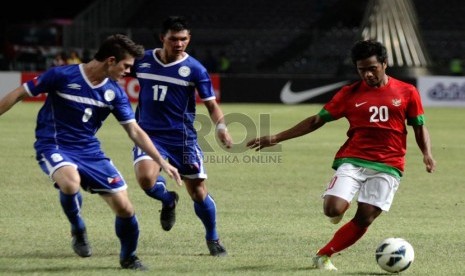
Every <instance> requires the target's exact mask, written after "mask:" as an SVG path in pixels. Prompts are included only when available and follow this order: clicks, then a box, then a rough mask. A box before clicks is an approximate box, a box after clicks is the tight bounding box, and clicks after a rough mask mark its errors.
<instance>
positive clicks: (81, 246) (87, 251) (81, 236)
mask: <svg viewBox="0 0 465 276" xmlns="http://www.w3.org/2000/svg"><path fill="white" fill-rule="evenodd" d="M71 235H72V237H73V239H72V243H71V244H72V246H73V250H74V252H75V253H76V254H78V255H79V256H81V257H83V258H85V257H90V256H91V255H92V249H91V248H90V243H89V240H88V239H87V231H86V230H85V229H84V231H82V232H77V231H76V232H74V231H72V232H71Z"/></svg>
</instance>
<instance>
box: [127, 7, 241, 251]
mask: <svg viewBox="0 0 465 276" xmlns="http://www.w3.org/2000/svg"><path fill="white" fill-rule="evenodd" d="M159 38H160V40H161V43H162V44H163V47H162V48H157V49H150V50H146V51H145V55H144V57H143V58H140V59H136V61H135V64H134V69H135V70H134V71H135V73H136V76H137V78H138V80H139V84H140V94H139V104H138V107H137V110H136V117H137V120H138V123H139V124H140V126H141V127H142V128H143V129H144V130H145V131H146V132H147V133H148V134H149V136H150V138H151V139H152V142H153V143H154V144H155V145H156V147H157V149H158V150H159V151H160V154H161V155H162V156H163V157H165V158H167V159H168V160H169V162H170V163H171V164H172V165H174V166H175V167H176V168H178V170H179V173H180V174H181V176H182V179H183V181H184V183H185V184H186V189H187V192H188V193H189V195H190V197H191V198H192V200H193V201H194V210H195V213H196V214H197V216H198V217H199V219H200V220H201V221H202V223H203V225H204V226H205V230H206V235H205V238H206V243H207V247H208V249H209V251H210V255H212V256H220V257H222V256H226V255H227V251H226V249H225V248H224V246H223V245H222V243H220V241H219V236H218V233H217V229H216V204H215V201H214V200H213V197H212V196H211V195H210V194H209V193H208V191H207V187H206V185H205V180H206V178H207V174H206V172H205V168H204V164H203V152H202V150H201V149H200V147H199V145H198V142H197V133H196V130H195V128H194V120H195V114H196V101H195V100H196V93H195V91H196V90H197V91H198V94H199V96H200V98H201V100H202V101H203V103H204V105H205V106H206V108H207V109H208V112H209V114H210V118H211V120H212V121H213V123H215V124H216V133H217V136H218V138H219V141H221V142H222V143H223V145H224V146H225V147H228V148H229V147H231V145H232V139H231V136H230V135H229V133H228V130H227V128H226V124H225V122H224V118H223V117H224V116H223V112H222V110H221V109H220V107H219V105H218V103H217V102H216V98H215V94H214V91H213V88H212V84H211V80H210V76H209V74H208V73H207V70H206V69H205V67H204V66H203V65H202V64H200V62H199V61H197V60H196V59H195V58H193V57H191V56H189V54H188V53H186V52H185V50H186V47H187V46H188V45H189V42H190V38H191V34H190V29H189V27H188V25H187V22H186V20H185V18H184V17H181V16H171V17H168V18H167V19H166V20H165V21H164V22H163V25H162V28H161V32H160V36H159ZM134 169H135V173H136V178H137V181H138V182H139V185H140V187H141V188H142V189H143V190H144V191H145V193H146V194H147V195H148V196H150V197H152V198H154V199H156V200H160V201H161V202H162V210H161V213H160V222H161V226H162V228H163V229H164V230H165V231H169V230H170V229H171V228H172V227H173V225H174V223H175V219H176V215H175V208H176V204H177V202H178V194H177V193H176V192H174V191H168V190H167V189H166V185H165V179H164V178H163V177H162V176H161V175H160V174H159V171H160V168H159V165H158V164H157V163H156V162H154V161H153V160H152V158H151V157H150V156H148V155H147V154H146V153H145V152H144V150H143V149H141V148H140V147H138V146H136V147H135V148H134Z"/></svg>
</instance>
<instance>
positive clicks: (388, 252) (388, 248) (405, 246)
mask: <svg viewBox="0 0 465 276" xmlns="http://www.w3.org/2000/svg"><path fill="white" fill-rule="evenodd" d="M375 256H376V262H377V263H378V265H379V266H380V267H381V268H382V269H384V270H385V271H388V272H393V273H396V272H401V271H404V270H406V269H407V268H409V267H410V265H411V264H412V263H413V259H414V258H415V252H414V251H413V247H412V245H411V244H410V243H409V242H407V241H406V240H404V239H402V238H388V239H385V240H384V241H382V242H381V243H380V245H379V246H378V248H376V254H375Z"/></svg>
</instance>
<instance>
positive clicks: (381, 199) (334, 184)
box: [247, 40, 436, 270]
mask: <svg viewBox="0 0 465 276" xmlns="http://www.w3.org/2000/svg"><path fill="white" fill-rule="evenodd" d="M351 58H352V62H353V64H354V65H355V66H356V69H357V72H358V74H359V76H360V78H361V81H358V82H356V83H354V84H351V85H348V86H345V87H343V88H342V89H341V90H340V91H338V92H337V93H336V94H335V96H334V97H333V98H332V99H331V100H330V101H329V102H328V103H326V104H325V105H324V107H323V109H322V110H321V111H320V112H319V113H318V114H316V115H313V116H310V117H308V118H306V119H305V120H303V121H301V122H300V123H298V124H297V125H295V126H293V127H291V128H289V129H287V130H285V131H282V132H280V133H278V134H276V135H269V136H263V137H259V138H256V139H252V140H250V141H249V142H248V143H247V146H248V147H250V148H255V149H256V150H260V149H262V148H265V147H269V146H273V145H276V144H277V143H279V142H282V141H285V140H289V139H292V138H295V137H299V136H302V135H305V134H308V133H310V132H313V131H315V130H317V129H319V128H320V127H322V126H323V125H324V124H326V123H327V122H330V121H333V120H337V119H339V118H342V117H345V118H346V119H347V120H348V121H349V124H350V126H349V130H348V132H347V136H348V139H347V141H346V142H345V143H344V144H343V145H342V146H341V148H340V149H339V151H338V152H337V153H336V156H335V159H334V162H333V166H332V167H333V168H334V169H335V170H336V172H335V173H334V176H333V177H332V179H331V181H330V182H329V184H328V186H327V188H326V190H325V192H324V193H323V195H322V197H323V210H324V213H325V215H326V216H328V217H329V220H330V221H331V222H332V223H334V224H336V223H339V222H340V221H341V219H342V217H343V215H344V213H345V211H346V210H347V209H348V208H349V206H350V202H351V201H352V199H353V197H354V196H355V194H357V193H358V199H357V202H358V207H357V211H356V213H355V216H354V218H352V220H350V221H349V222H347V223H346V224H345V225H343V226H342V227H341V228H339V230H337V231H336V233H335V234H334V236H333V238H332V239H331V240H330V241H329V242H328V243H327V244H326V245H325V246H323V247H322V248H320V249H319V250H318V252H317V254H316V255H315V257H314V258H313V265H314V266H315V267H316V268H319V269H323V270H337V268H336V267H335V266H334V265H333V264H332V263H331V260H330V257H331V256H332V255H333V254H335V253H337V252H340V251H342V250H344V249H346V248H348V247H349V246H351V245H353V244H354V243H355V242H357V241H358V240H359V239H360V238H361V237H362V236H363V235H364V234H365V233H366V231H367V229H368V227H369V226H370V225H371V223H372V222H373V221H374V220H375V219H376V218H377V217H378V216H379V215H380V214H381V213H382V211H386V212H387V211H389V208H390V206H391V204H392V200H393V198H394V194H395V192H396V190H397V188H398V186H399V183H400V179H401V177H402V174H403V171H404V164H405V153H406V144H407V129H406V124H407V125H411V126H412V128H413V132H414V134H415V140H416V143H417V145H418V147H419V148H420V150H421V152H422V154H423V162H424V164H425V166H426V171H427V172H429V173H431V172H433V171H434V169H435V167H436V161H435V160H434V159H433V155H432V153H431V142H430V137H429V132H428V130H427V128H426V126H425V119H424V112H423V106H422V103H421V99H420V95H419V92H418V90H417V89H416V88H415V87H414V86H413V85H411V84H408V83H405V82H402V81H400V80H397V79H395V78H392V77H390V76H388V75H387V74H386V67H387V52H386V48H385V47H384V46H383V45H382V44H381V43H379V42H376V41H373V40H363V41H358V42H356V43H355V44H354V46H353V48H352V50H351Z"/></svg>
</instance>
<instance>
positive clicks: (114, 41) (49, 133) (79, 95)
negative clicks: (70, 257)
mask: <svg viewBox="0 0 465 276" xmlns="http://www.w3.org/2000/svg"><path fill="white" fill-rule="evenodd" d="M143 53H144V48H143V47H142V46H141V45H137V44H135V43H134V42H133V41H132V40H130V39H129V38H128V37H127V36H124V35H119V34H117V35H112V36H109V37H108V38H107V39H106V40H105V41H103V42H102V44H101V45H100V48H99V49H98V51H97V53H96V54H95V56H94V59H93V60H91V61H90V62H88V63H84V64H76V65H64V66H59V67H53V68H51V69H49V70H48V71H46V72H44V73H43V74H41V75H40V76H38V77H37V78H35V79H33V80H31V81H27V82H25V83H24V84H23V85H22V86H20V87H18V88H16V89H14V90H13V91H11V92H10V93H8V94H7V95H6V96H5V97H4V98H2V99H1V100H0V115H1V114H3V113H5V112H6V111H8V110H9V109H10V108H11V107H12V106H13V105H15V104H16V103H17V102H19V101H20V100H22V99H24V98H26V97H34V96H37V95H39V94H41V93H48V96H47V99H46V100H45V103H44V105H43V106H42V108H41V109H40V111H39V114H38V116H37V126H36V131H35V136H36V141H35V143H34V148H35V150H36V158H37V161H38V163H39V165H40V167H41V169H42V170H43V171H44V172H45V173H46V174H47V175H49V176H50V178H51V179H52V180H53V182H54V183H55V187H56V188H57V189H58V190H59V198H60V203H61V206H62V208H63V211H64V213H65V214H66V216H67V218H68V220H69V222H70V223H71V234H72V247H73V250H74V251H75V253H76V254H77V255H79V256H81V257H89V256H91V255H92V249H91V246H90V244H89V241H88V238H87V232H86V224H85V222H84V220H83V218H82V217H81V205H82V195H81V192H80V189H81V188H82V189H84V190H86V191H88V192H90V193H97V194H99V195H100V196H101V197H102V198H103V199H104V201H105V202H106V203H107V204H108V205H109V206H110V208H111V209H112V210H113V212H114V213H115V214H116V219H115V231H116V235H117V236H118V238H119V240H120V243H121V251H120V255H119V258H120V265H121V267H122V268H123V269H134V270H146V269H147V268H146V267H145V266H144V265H143V264H142V263H141V261H140V260H139V258H138V257H137V255H136V249H137V243H138V239H139V225H138V221H137V218H136V215H135V211H134V207H133V206H132V203H131V202H130V200H129V198H128V193H127V190H126V189H127V184H126V182H125V180H124V179H123V176H122V175H121V174H120V172H119V171H118V170H117V168H116V167H115V166H114V165H113V163H112V161H111V160H110V159H109V158H108V157H107V156H106V155H105V154H104V153H103V152H102V149H101V146H100V142H99V140H98V139H97V137H96V136H95V133H96V132H97V130H98V129H99V128H100V127H101V126H102V123H103V121H104V120H105V119H106V118H107V117H108V115H109V114H110V113H112V114H113V115H114V116H115V117H116V119H117V120H118V121H119V122H120V124H121V125H122V126H123V128H124V130H125V131H126V132H127V134H128V136H129V138H131V140H132V141H134V143H135V144H137V145H138V146H139V147H141V148H142V149H143V150H144V151H145V152H147V154H148V155H149V156H150V157H151V158H153V160H155V162H156V163H157V164H158V165H159V166H160V167H161V168H162V169H163V170H164V171H165V172H166V173H167V174H168V175H169V176H170V177H173V178H174V179H175V180H176V181H177V182H178V183H179V184H180V183H181V178H180V175H179V173H178V172H177V169H176V168H175V167H173V166H171V165H170V164H168V163H167V162H166V161H165V160H164V159H163V158H162V157H161V155H160V154H159V152H158V150H157V149H156V148H155V147H154V145H153V144H152V142H151V141H150V138H149V137H148V135H147V134H146V133H145V132H144V131H143V130H142V129H141V128H140V127H139V125H138V124H137V122H136V120H135V115H134V112H133V110H132V107H131V105H130V103H129V100H128V97H127V95H126V94H125V92H124V91H123V90H122V88H121V87H120V86H119V84H118V83H117V80H119V79H121V78H123V77H124V76H125V75H126V74H128V73H129V71H130V69H131V67H132V66H133V64H134V59H135V58H136V57H140V56H142V55H143Z"/></svg>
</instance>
